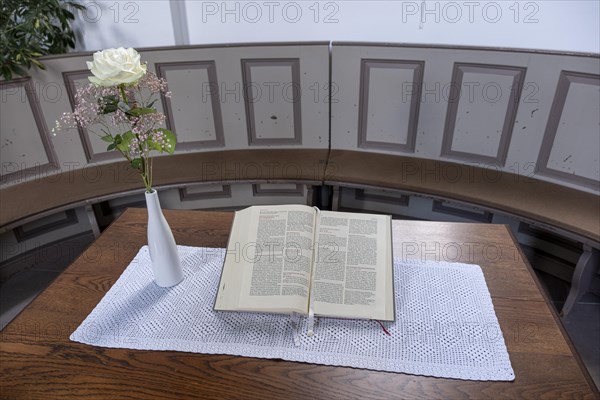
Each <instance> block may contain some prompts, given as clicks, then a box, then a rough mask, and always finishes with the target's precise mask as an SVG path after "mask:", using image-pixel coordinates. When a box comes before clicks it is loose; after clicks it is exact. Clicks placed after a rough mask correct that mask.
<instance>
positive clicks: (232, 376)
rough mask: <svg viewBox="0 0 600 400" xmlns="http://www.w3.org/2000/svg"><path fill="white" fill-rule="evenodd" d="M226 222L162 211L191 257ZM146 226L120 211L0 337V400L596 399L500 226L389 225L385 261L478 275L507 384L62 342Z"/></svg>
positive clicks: (222, 232)
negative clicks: (441, 264) (459, 265)
mask: <svg viewBox="0 0 600 400" xmlns="http://www.w3.org/2000/svg"><path fill="white" fill-rule="evenodd" d="M232 215H233V214H231V213H217V212H197V211H165V216H166V217H167V220H168V221H169V223H170V225H171V227H172V229H173V232H174V234H175V239H176V240H177V243H179V244H182V245H189V246H206V247H224V246H225V244H226V240H227V237H228V234H229V229H230V226H231V222H232ZM146 218H147V217H146V211H145V210H143V209H129V210H127V211H126V212H125V213H124V214H123V215H122V216H121V217H120V218H119V219H118V220H117V221H116V222H115V223H113V224H112V225H111V226H110V227H109V228H108V229H107V230H106V231H105V232H104V233H103V234H102V236H101V237H100V238H99V239H98V240H97V241H96V242H95V243H94V244H92V245H91V246H90V247H89V248H88V249H87V250H86V251H85V252H84V253H83V254H82V255H81V256H80V257H79V258H78V259H77V260H76V261H75V262H74V263H73V264H72V265H71V266H70V267H69V268H67V270H66V271H65V272H64V273H63V274H62V275H60V277H59V278H57V279H56V281H55V282H54V283H52V285H50V287H49V288H48V289H47V290H46V291H44V292H43V293H42V294H41V295H40V296H39V297H38V298H37V299H36V300H35V301H34V302H33V303H32V304H31V305H30V306H29V307H27V308H26V309H25V310H24V311H23V313H21V314H20V315H19V316H18V317H17V318H16V319H15V320H14V321H13V322H12V323H11V324H10V325H9V326H8V327H6V328H5V330H4V331H3V332H2V333H1V334H0V369H1V371H2V375H1V383H0V397H1V398H2V399H51V398H60V399H65V398H71V397H88V398H103V399H107V398H152V399H181V398H198V397H201V398H259V399H265V398H277V399H282V398H285V399H288V398H301V399H313V398H327V399H333V398H343V399H346V398H399V397H402V398H406V397H421V398H467V397H470V398H478V399H479V398H501V397H504V398H562V397H569V398H580V397H581V398H594V397H598V392H597V391H596V389H595V387H594V384H593V383H592V381H591V379H590V378H589V376H588V374H587V372H586V371H585V368H584V367H583V365H582V363H581V362H580V360H579V358H578V357H577V356H576V355H575V352H574V349H573V347H572V345H571V344H570V342H569V340H568V339H567V336H566V333H565V331H564V330H563V329H562V327H561V325H560V322H559V320H558V318H557V316H556V313H555V312H554V311H553V310H552V309H551V307H550V306H549V303H548V301H547V299H546V298H545V297H544V296H543V295H542V293H541V290H540V286H539V285H538V282H537V280H536V278H535V275H534V274H533V272H532V270H531V267H530V266H529V265H528V264H527V262H526V261H525V259H524V257H523V255H522V254H521V252H520V251H519V249H518V247H516V245H515V241H514V238H513V237H512V236H511V234H510V232H509V231H508V229H507V228H506V227H505V226H503V225H487V224H457V223H441V222H420V221H394V226H393V229H394V255H395V256H397V257H404V258H413V259H414V258H417V259H424V258H427V259H429V260H433V259H437V260H446V261H460V262H470V263H476V264H479V265H481V267H482V269H483V272H484V274H485V278H486V281H487V284H488V286H489V289H490V293H491V295H492V300H493V303H494V307H495V310H496V313H497V316H498V320H499V322H500V326H501V328H502V332H503V334H504V338H505V341H506V345H507V348H508V351H509V354H510V359H511V362H512V365H513V368H514V371H515V375H516V379H515V381H514V382H478V381H463V380H454V379H442V378H431V377H424V376H415V375H405V374H396V373H388V372H376V371H368V370H361V369H354V368H342V367H329V366H323V365H314V364H306V363H297V362H288V361H281V360H265V359H256V358H246V357H234V356H229V355H204V354H191V353H182V352H169V351H165V352H159V351H139V350H127V349H108V348H101V347H94V346H89V345H84V344H80V343H73V342H70V341H69V335H70V334H71V333H72V332H73V331H74V330H75V329H76V328H77V326H79V324H80V323H81V322H82V321H83V320H84V319H85V317H86V316H87V315H88V314H89V313H90V311H91V310H92V309H93V308H94V307H95V306H96V304H97V303H98V302H99V301H100V300H101V299H102V297H103V296H104V294H105V293H106V292H107V291H108V290H109V289H110V287H111V286H112V285H113V283H114V282H115V281H116V280H117V278H118V277H119V275H120V274H121V272H122V271H123V270H124V269H125V267H126V266H127V265H128V263H129V261H130V260H131V259H132V258H133V257H134V256H135V254H136V253H137V251H138V250H139V248H140V246H142V245H143V244H145V243H146Z"/></svg>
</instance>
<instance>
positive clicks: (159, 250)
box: [146, 190, 183, 287]
mask: <svg viewBox="0 0 600 400" xmlns="http://www.w3.org/2000/svg"><path fill="white" fill-rule="evenodd" d="M146 206H147V208H148V248H149V250H150V258H151V259H152V272H153V273H154V282H156V284H157V285H158V286H161V287H171V286H175V285H177V284H178V283H179V282H181V281H182V280H183V269H182V268H181V262H180V260H179V253H178V252H177V245H176V244H175V238H173V232H171V228H170V227H169V224H168V223H167V220H166V219H165V216H164V215H163V213H162V210H161V208H160V201H159V199H158V193H157V192H156V190H153V191H152V192H151V193H148V192H146Z"/></svg>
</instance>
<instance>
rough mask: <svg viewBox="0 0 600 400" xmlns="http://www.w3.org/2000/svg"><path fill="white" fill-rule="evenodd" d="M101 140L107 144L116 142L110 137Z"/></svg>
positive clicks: (103, 137)
mask: <svg viewBox="0 0 600 400" xmlns="http://www.w3.org/2000/svg"><path fill="white" fill-rule="evenodd" d="M100 139H102V140H104V141H105V142H108V143H112V142H114V139H113V137H112V136H110V135H106V136H102V137H101V138H100Z"/></svg>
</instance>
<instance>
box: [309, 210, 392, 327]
mask: <svg viewBox="0 0 600 400" xmlns="http://www.w3.org/2000/svg"><path fill="white" fill-rule="evenodd" d="M316 241H317V243H316V245H317V247H318V253H317V256H316V260H315V270H314V272H313V277H312V278H313V285H312V289H311V302H312V305H313V310H314V312H315V314H318V315H323V316H332V317H348V318H370V319H380V320H393V319H394V312H393V281H392V279H393V276H392V254H391V217H390V216H385V215H374V214H357V213H342V212H328V211H322V212H321V213H320V215H319V217H318V223H317V235H316ZM390 303H391V304H390Z"/></svg>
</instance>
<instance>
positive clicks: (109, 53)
mask: <svg viewBox="0 0 600 400" xmlns="http://www.w3.org/2000/svg"><path fill="white" fill-rule="evenodd" d="M87 67H88V69H89V70H90V71H91V72H92V74H94V76H90V77H89V78H88V79H89V80H90V82H92V83H93V84H96V85H100V86H117V85H120V84H122V83H126V84H132V83H135V82H137V81H138V80H139V79H140V78H141V77H142V76H144V75H145V74H146V65H145V64H140V55H139V54H138V52H137V51H135V50H134V49H132V48H131V47H130V48H128V49H124V48H123V47H119V48H118V49H106V50H103V51H98V52H96V53H94V61H93V62H90V61H87Z"/></svg>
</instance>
